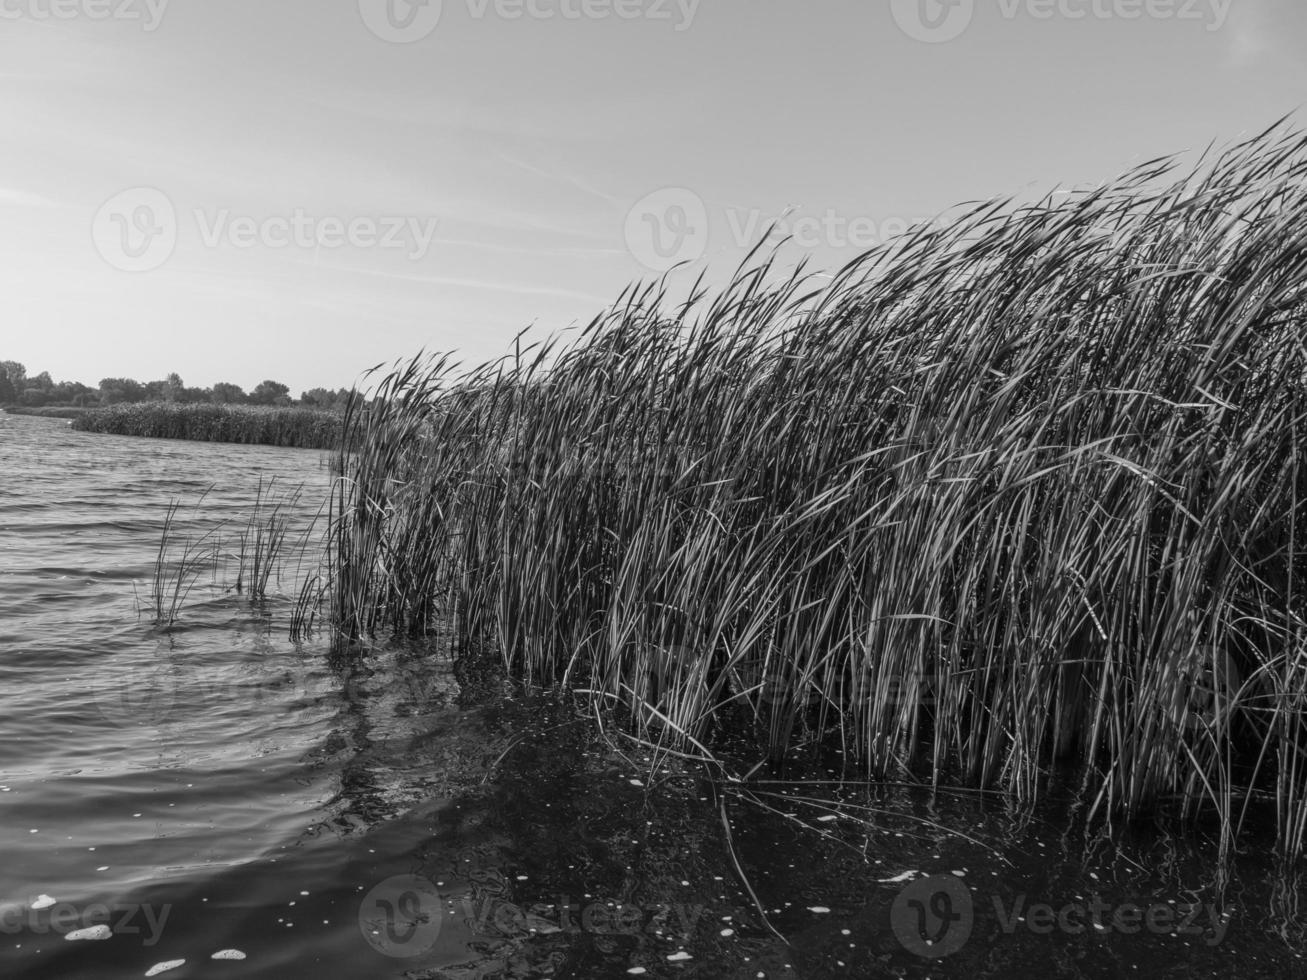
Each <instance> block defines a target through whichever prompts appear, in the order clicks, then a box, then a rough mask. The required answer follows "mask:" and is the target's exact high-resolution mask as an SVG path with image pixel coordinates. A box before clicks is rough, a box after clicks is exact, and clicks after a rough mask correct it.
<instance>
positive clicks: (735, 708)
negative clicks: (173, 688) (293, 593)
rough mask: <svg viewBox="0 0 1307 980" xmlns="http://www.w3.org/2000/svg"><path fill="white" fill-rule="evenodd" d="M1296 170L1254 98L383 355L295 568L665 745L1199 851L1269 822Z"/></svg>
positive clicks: (1287, 475)
mask: <svg viewBox="0 0 1307 980" xmlns="http://www.w3.org/2000/svg"><path fill="white" fill-rule="evenodd" d="M1305 178H1307V137H1304V136H1303V135H1302V134H1299V133H1296V132H1286V131H1283V130H1275V131H1273V132H1271V133H1268V134H1265V135H1263V136H1262V137H1260V138H1258V139H1256V140H1253V141H1251V142H1248V143H1245V144H1241V145H1239V146H1237V147H1234V148H1232V149H1230V150H1228V151H1227V152H1225V153H1224V154H1222V155H1219V156H1217V157H1215V158H1213V159H1210V160H1207V161H1205V162H1204V163H1203V164H1201V165H1200V166H1198V167H1197V168H1196V169H1193V170H1192V171H1190V170H1183V171H1182V170H1180V169H1179V165H1178V164H1176V163H1175V162H1173V161H1171V162H1168V161H1159V162H1153V163H1150V164H1147V165H1145V166H1143V167H1141V168H1139V169H1137V170H1135V171H1133V172H1131V173H1129V174H1127V175H1126V176H1124V177H1122V178H1120V179H1118V180H1115V181H1112V182H1109V183H1106V184H1104V185H1103V186H1099V187H1096V188H1093V189H1089V190H1085V191H1082V192H1074V193H1067V194H1060V195H1057V196H1052V197H1049V198H1048V199H1046V200H1041V201H1038V202H1035V203H1033V204H1032V203H1016V202H1002V201H996V202H988V203H984V204H981V205H975V206H970V207H968V208H966V209H964V210H962V212H961V213H959V214H958V215H956V216H955V217H954V220H952V221H950V222H948V223H947V224H942V223H940V224H935V225H931V226H922V227H919V228H916V229H913V230H911V231H909V232H908V233H907V234H906V235H904V236H902V237H901V238H898V239H896V240H894V241H892V242H889V243H887V244H886V245H884V246H882V247H879V248H877V249H875V250H874V251H872V252H870V253H869V254H867V255H865V256H864V257H862V258H861V259H859V260H858V261H857V262H854V263H852V264H850V265H849V266H847V267H846V268H844V269H842V270H840V271H839V273H838V274H836V275H835V276H834V277H824V278H813V277H806V276H804V275H803V274H801V273H794V274H793V275H782V274H780V273H779V272H778V269H777V267H776V259H775V256H772V257H771V258H767V257H765V256H762V257H760V256H758V255H756V254H755V255H754V256H751V257H750V259H749V260H747V261H746V264H745V266H744V267H743V268H742V269H741V270H740V271H739V272H738V274H737V275H736V277H735V278H734V281H733V282H732V283H731V284H730V285H729V287H727V288H726V289H724V290H723V291H721V292H720V293H708V292H706V291H696V292H695V294H694V296H693V297H692V299H691V301H690V302H688V303H687V302H683V301H680V300H679V299H678V300H676V301H673V300H672V299H671V298H670V295H669V292H668V290H667V287H666V284H657V283H655V284H649V285H644V286H641V287H638V288H633V289H631V290H630V291H628V292H627V293H626V294H625V295H623V296H621V297H620V298H619V299H618V301H617V302H616V303H615V304H614V305H613V307H612V308H611V309H610V311H609V312H607V313H605V314H604V315H602V316H600V317H599V318H597V319H596V320H595V321H594V322H593V323H591V324H590V325H589V326H588V328H587V329H585V330H584V331H583V333H582V334H581V336H580V337H579V339H576V340H575V341H573V342H572V343H571V344H570V345H569V346H566V347H564V346H562V345H561V344H559V343H555V344H546V345H544V346H542V347H538V348H535V349H533V350H532V351H531V352H530V353H529V354H526V355H519V356H512V357H509V358H507V359H506V360H504V361H502V362H500V363H495V364H491V365H486V366H484V367H482V368H479V369H475V370H472V371H470V372H467V371H457V372H456V371H455V369H454V368H453V367H452V362H451V361H449V360H446V359H434V360H432V359H420V360H417V361H414V362H413V363H411V364H409V365H407V366H405V367H402V368H400V369H397V370H396V371H395V373H393V374H392V375H391V376H389V377H387V378H385V379H384V380H383V381H381V382H380V383H379V384H378V385H377V386H376V387H375V389H374V390H373V396H374V400H373V401H372V402H371V404H370V405H369V407H368V408H367V409H366V410H363V409H361V407H360V404H361V403H359V402H357V401H356V402H355V404H354V405H352V406H351V408H350V410H349V411H348V412H347V434H346V442H345V444H344V445H343V446H342V447H341V450H340V451H341V459H340V466H341V472H342V473H343V475H344V478H342V479H341V480H339V481H338V484H337V486H338V489H337V491H336V499H335V501H334V503H333V515H332V521H333V524H332V533H331V555H330V562H329V565H330V571H331V574H330V583H329V585H328V586H327V587H326V588H325V590H324V592H323V593H322V595H321V597H320V600H319V601H321V602H322V603H323V604H324V606H325V607H327V608H329V611H330V621H331V622H333V623H334V625H335V626H336V628H338V629H339V630H341V631H342V632H343V633H345V634H346V635H351V636H366V635H369V634H375V633H378V632H390V631H399V632H402V633H417V634H422V633H425V632H428V631H432V630H434V629H435V628H436V624H437V623H438V622H441V621H443V620H445V619H446V618H449V617H452V619H453V622H454V624H455V629H456V632H457V634H458V636H459V639H460V643H461V644H462V645H463V647H464V648H465V649H469V648H473V647H476V646H478V645H482V646H484V645H490V646H492V647H494V648H497V649H499V650H500V651H501V652H502V655H503V657H504V658H505V661H506V663H507V665H508V666H509V667H510V668H511V669H512V670H514V671H515V672H517V673H518V674H520V675H521V676H523V677H524V678H526V679H528V680H530V681H534V682H539V683H544V684H548V685H552V684H559V685H562V686H564V687H566V688H569V689H573V690H581V691H583V692H585V695H584V696H586V697H588V698H593V699H594V700H595V702H596V704H601V705H605V706H610V707H611V706H620V708H621V710H622V711H623V712H624V713H625V715H626V716H627V717H629V721H630V724H631V726H632V730H633V734H635V735H636V736H637V737H639V738H641V739H643V740H645V741H646V742H649V743H656V744H659V745H661V746H663V747H666V748H669V749H676V750H678V751H681V752H683V753H685V754H687V755H691V756H695V757H699V758H710V757H711V756H712V753H713V751H714V745H715V744H716V743H715V742H714V739H715V738H716V737H717V736H718V735H720V733H721V732H722V731H723V730H724V729H726V728H727V727H730V726H732V725H738V724H739V723H740V722H741V719H743V722H744V723H746V724H748V725H753V726H755V728H754V730H755V731H756V732H757V734H758V741H759V743H760V745H762V746H764V747H765V748H766V749H767V750H769V751H770V752H771V753H780V752H783V751H786V750H788V749H790V748H792V747H794V746H796V745H798V744H800V743H801V742H802V743H812V742H820V743H824V744H827V745H829V746H833V747H835V748H838V749H840V750H841V751H843V752H844V753H845V758H846V759H848V760H850V761H853V760H856V762H857V764H858V766H859V768H860V769H861V770H862V771H864V772H867V773H870V774H873V775H877V776H884V775H889V774H896V773H904V772H909V773H915V774H917V775H918V777H924V778H926V779H928V780H934V781H937V782H943V781H953V782H965V783H967V784H970V785H974V786H984V787H991V788H995V789H999V790H1003V791H1005V792H1006V793H1008V794H1010V795H1011V796H1012V797H1014V798H1016V799H1018V800H1023V801H1033V800H1036V799H1038V798H1040V797H1041V796H1042V795H1044V794H1045V793H1046V792H1047V788H1048V786H1049V785H1050V783H1049V774H1050V772H1052V771H1053V770H1054V769H1061V770H1063V771H1064V772H1065V771H1070V772H1073V773H1075V774H1077V777H1076V778H1077V779H1079V780H1080V781H1081V782H1082V783H1083V785H1084V786H1085V787H1086V788H1087V789H1088V791H1089V792H1088V799H1089V800H1090V801H1091V804H1090V810H1091V811H1092V812H1091V814H1090V815H1091V816H1092V817H1096V818H1098V819H1103V818H1107V817H1112V816H1127V817H1129V816H1136V815H1140V814H1143V813H1149V812H1156V811H1158V810H1166V811H1176V812H1179V813H1181V814H1184V815H1188V816H1191V817H1195V818H1201V819H1203V820H1210V821H1211V826H1213V827H1216V828H1219V837H1220V841H1221V848H1222V853H1223V854H1229V853H1231V851H1232V848H1233V846H1234V845H1235V843H1236V842H1237V840H1238V835H1239V833H1240V831H1241V829H1243V828H1244V827H1245V824H1246V822H1247V818H1248V817H1249V816H1250V814H1252V813H1254V812H1259V813H1264V814H1266V815H1267V816H1269V817H1270V818H1271V819H1273V821H1274V825H1275V828H1276V837H1277V840H1278V846H1279V848H1280V851H1281V853H1282V854H1283V855H1284V856H1286V857H1296V856H1297V855H1300V854H1301V853H1302V851H1303V847H1304V843H1305V841H1307V710H1305V709H1307V652H1305V644H1304V639H1305V637H1307V620H1304V616H1305V615H1307V608H1305V604H1304V596H1305V593H1304V584H1305V582H1307V507H1305V506H1304V501H1307V466H1303V465H1302V464H1301V463H1300V460H1301V459H1302V457H1303V454H1302V453H1301V452H1300V449H1301V446H1302V444H1303V440H1304V434H1305V433H1307V347H1304V345H1303V343H1302V337H1303V335H1304V328H1305V327H1307V313H1305V311H1304V304H1303V302H1302V298H1303V296H1304V284H1305V283H1307V179H1305ZM92 418H94V416H92ZM304 601H309V599H308V598H307V594H306V599H305V600H304ZM760 757H761V756H760ZM740 774H741V775H743V773H742V772H741V773H740Z"/></svg>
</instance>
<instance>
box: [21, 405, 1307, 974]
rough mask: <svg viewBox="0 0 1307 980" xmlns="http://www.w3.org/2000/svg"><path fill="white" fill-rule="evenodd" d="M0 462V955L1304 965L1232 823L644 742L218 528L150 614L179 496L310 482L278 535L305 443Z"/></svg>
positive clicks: (308, 472) (316, 478) (32, 437)
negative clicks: (422, 640)
mask: <svg viewBox="0 0 1307 980" xmlns="http://www.w3.org/2000/svg"><path fill="white" fill-rule="evenodd" d="M0 473H3V474H4V476H5V479H4V480H3V481H2V482H0V744H3V745H4V747H5V750H6V751H5V755H4V758H3V760H2V761H0V857H2V858H3V860H2V861H0V976H2V977H5V978H9V977H39V978H62V977H70V978H75V977H87V978H92V977H93V978H114V977H140V976H145V975H149V974H150V972H151V971H156V972H154V974H153V975H157V976H166V977H172V978H181V977H226V976H230V977H237V976H239V977H253V978H262V977H266V978H279V980H281V978H292V980H293V978H299V977H312V978H315V980H317V978H321V977H324V976H329V977H337V976H339V977H369V978H371V977H419V978H420V977H427V978H447V980H471V978H494V977H541V976H555V977H586V978H588V977H625V976H646V977H673V976H674V977H703V978H713V980H716V978H723V977H740V978H744V977H750V978H757V977H858V978H862V977H892V976H909V977H927V976H931V977H943V976H967V977H985V976H1002V977H1041V978H1042V977H1057V976H1066V977H1116V976H1142V975H1147V976H1152V977H1167V976H1176V977H1179V976H1231V977H1236V976H1237V977H1259V976H1266V977H1283V976H1296V975H1300V974H1301V972H1302V966H1301V964H1302V960H1301V959H1300V956H1299V953H1298V950H1299V949H1300V948H1301V947H1300V945H1299V944H1300V942H1301V936H1300V935H1299V934H1298V933H1297V932H1296V931H1295V925H1296V921H1297V914H1296V912H1297V905H1296V902H1297V901H1298V897H1299V890H1298V884H1297V882H1296V881H1295V880H1293V879H1291V878H1286V877H1284V876H1280V877H1276V876H1275V875H1274V874H1272V871H1273V869H1271V868H1269V866H1266V865H1263V864H1260V863H1259V862H1258V859H1257V856H1256V855H1250V856H1249V857H1248V858H1247V859H1245V861H1244V862H1243V864H1241V865H1240V869H1239V874H1238V875H1237V876H1236V877H1235V879H1234V880H1233V881H1232V882H1231V883H1230V884H1229V886H1228V887H1227V888H1225V889H1224V891H1223V892H1222V891H1220V890H1218V889H1217V888H1216V887H1215V886H1216V884H1217V883H1216V882H1215V879H1214V873H1213V869H1212V866H1211V863H1210V855H1211V853H1212V851H1211V849H1210V848H1206V847H1205V846H1204V845H1203V843H1202V842H1201V841H1197V842H1194V841H1190V842H1189V843H1183V842H1181V841H1178V840H1176V839H1175V838H1173V837H1169V836H1167V835H1165V834H1161V833H1150V834H1146V835H1145V834H1140V835H1137V836H1131V835H1126V834H1124V833H1118V834H1117V835H1116V837H1115V843H1113V844H1108V843H1105V842H1104V841H1103V840H1102V839H1101V838H1095V837H1086V836H1085V835H1084V834H1083V832H1082V831H1080V830H1078V829H1076V828H1074V827H1073V826H1072V824H1071V823H1070V822H1069V821H1068V820H1067V819H1066V817H1065V810H1060V811H1057V812H1056V813H1055V812H1054V811H1052V810H1046V811H1042V812H1038V813H1030V812H1022V811H1019V810H1015V809H1012V808H1010V807H1008V806H1006V805H1004V804H1003V803H1002V802H1001V801H998V800H995V799H992V798H988V797H986V796H985V795H983V794H974V793H954V792H940V793H936V794H933V795H932V794H930V793H928V792H926V791H924V790H921V789H915V788H911V787H879V788H875V787H865V786H856V785H848V784H846V785H844V786H843V787H840V786H836V785H834V784H826V785H821V786H816V785H813V784H812V783H804V784H799V783H796V782H794V781H793V780H794V774H795V769H794V767H791V768H790V769H789V770H777V771H775V772H773V773H772V774H771V775H770V776H769V777H767V778H765V779H762V780H760V781H757V782H756V783H754V784H751V786H750V787H749V789H748V791H747V792H746V791H745V789H744V788H743V787H741V786H738V785H734V784H720V783H713V782H710V781H708V780H707V779H706V775H705V774H704V773H703V772H701V771H698V770H696V769H695V768H693V767H692V766H690V765H689V764H684V765H681V764H677V763H676V762H675V760H666V759H664V760H663V765H662V766H661V767H660V768H659V770H658V771H657V773H651V772H650V767H651V760H650V758H649V755H648V752H647V750H646V749H644V748H642V747H640V746H637V745H634V744H632V743H629V742H627V741H624V740H623V739H622V738H621V737H620V736H618V735H616V734H614V733H610V734H609V735H608V736H606V737H605V736H604V735H603V734H602V733H600V732H597V731H596V729H595V727H594V725H593V719H592V716H589V715H587V714H586V713H585V712H578V711H577V710H576V709H575V708H574V707H573V706H572V705H570V704H568V703H560V702H557V701H552V700H548V699H544V698H529V697H523V696H521V695H515V694H514V693H513V692H512V690H511V689H509V688H507V687H506V686H504V685H501V684H498V683H482V682H478V683H476V684H463V683H460V679H459V678H460V674H459V672H458V671H457V670H456V669H455V667H454V666H453V665H452V663H451V659H450V651H449V650H448V649H447V642H446V641H443V640H442V639H441V638H436V639H434V640H432V641H431V642H430V643H427V644H425V645H412V644H408V645H403V644H379V645H377V646H374V647H370V648H368V649H366V650H355V651H351V652H349V653H348V655H347V654H346V653H345V652H342V651H340V650H333V649H332V648H331V645H330V644H329V643H328V642H327V641H326V640H325V639H315V640H312V641H308V642H303V643H298V644H297V643H292V642H290V641H289V640H288V639H287V626H288V616H287V608H288V604H289V598H288V596H290V595H292V594H293V592H294V588H295V583H294V582H293V581H290V580H289V577H288V580H287V581H286V582H283V583H282V585H281V586H280V592H278V588H277V585H276V583H275V581H274V583H273V588H272V589H271V590H270V594H269V597H268V599H267V600H266V601H262V602H258V603H251V602H250V600H249V599H248V598H247V597H246V596H245V595H243V594H237V593H236V592H234V591H232V590H231V585H232V581H233V579H234V576H235V570H234V569H233V568H231V567H229V564H225V563H224V562H222V561H219V562H217V563H216V564H214V566H213V567H212V568H211V569H210V570H209V571H208V572H207V573H206V574H205V575H203V576H200V577H199V579H198V580H197V583H196V586H195V589H194V591H193V592H192V594H191V595H190V596H189V597H188V599H187V601H186V603H185V605H184V608H183V615H182V618H181V619H180V620H179V621H178V622H177V623H176V624H175V626H174V627H173V628H172V629H169V630H160V629H157V628H155V627H153V626H152V625H151V623H150V621H149V620H150V617H149V616H148V614H147V615H142V614H141V613H140V608H139V607H140V606H141V605H142V604H143V600H144V599H145V597H146V595H147V593H148V591H149V588H150V580H151V575H152V564H153V560H154V555H155V550H156V549H157V547H158V542H159V532H160V525H161V522H162V517H163V514H164V512H165V509H166V507H167V504H168V502H169V500H170V499H173V498H178V499H180V500H181V501H182V504H183V507H182V510H181V511H180V512H179V515H178V520H179V525H178V530H179V533H181V534H183V535H185V534H190V535H193V536H198V535H201V534H203V533H205V531H207V530H210V529H212V528H214V527H215V526H216V525H219V524H222V522H226V524H225V525H223V527H224V528H226V529H227V530H226V531H220V532H219V534H228V535H229V537H228V539H227V540H228V541H232V540H234V538H233V537H231V536H230V535H232V534H234V531H233V530H231V529H235V528H239V527H241V526H243V524H244V522H245V520H246V519H247V517H248V513H249V508H250V505H251V501H252V500H253V497H254V493H255V490H256V488H257V487H258V486H259V485H260V482H261V481H262V483H263V484H264V485H265V486H266V484H267V481H268V480H269V479H271V478H274V477H275V478H276V479H277V480H278V481H279V483H281V484H282V485H285V486H295V485H299V484H303V485H304V487H305V489H304V494H303V498H302V501H301V502H300V503H299V505H298V507H297V509H296V511H295V512H294V514H293V515H292V517H293V521H292V524H293V528H294V532H293V533H292V534H291V535H290V539H291V540H295V539H296V538H297V536H300V535H303V534H305V533H306V531H307V530H308V529H309V527H310V526H311V524H312V520H313V517H314V513H315V511H316V509H317V505H318V502H319V501H321V500H322V499H323V496H324V494H325V491H326V488H327V486H328V483H329V479H330V475H329V471H328V469H327V468H326V467H324V466H323V465H321V460H320V458H319V454H318V453H316V452H299V451H292V450H281V449H270V448H263V447H244V446H220V445H219V446H214V445H204V444H192V443H179V442H152V441H139V440H131V439H124V438H117V437H110V436H93V435H84V434H80V433H74V432H71V431H70V430H68V428H67V427H66V425H65V424H64V423H59V422H53V421H48V420H41V419H25V418H15V417H10V416H3V415H0ZM206 491H208V492H207V495H205V494H206ZM202 496H203V504H202V506H201V507H199V508H195V507H193V506H192V504H194V502H196V501H198V500H200V499H201V497H202ZM232 547H233V546H230V545H228V546H224V548H222V549H220V550H221V551H225V552H230V551H231V549H232ZM466 679H467V678H464V680H466ZM806 765H807V766H808V767H809V769H811V767H812V766H813V763H812V761H811V760H809V761H808V762H807V763H806ZM815 772H816V773H817V774H819V775H821V776H822V777H823V778H827V777H829V776H830V773H829V772H828V767H821V766H818V767H817V768H816V770H815ZM1057 813H1061V814H1062V816H1058V815H1057ZM724 822H725V824H726V825H729V827H730V837H729V840H730V846H728V844H727V840H728V838H727V834H726V832H725V830H724ZM741 871H743V872H744V874H745V876H746V877H747V880H748V882H749V884H748V885H746V884H745V883H744V880H743V879H742V878H741V875H740V872H741ZM755 899H756V901H755ZM1277 932H1278V933H1281V935H1277ZM106 935H107V936H108V938H97V937H102V936H106ZM782 936H783V937H784V939H782V938H780V937H782ZM942 954H947V955H942ZM1303 975H1307V974H1303Z"/></svg>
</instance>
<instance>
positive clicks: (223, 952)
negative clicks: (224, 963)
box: [209, 949, 245, 960]
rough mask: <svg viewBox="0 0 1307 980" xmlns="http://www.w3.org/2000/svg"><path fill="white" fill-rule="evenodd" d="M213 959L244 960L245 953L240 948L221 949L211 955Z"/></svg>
mask: <svg viewBox="0 0 1307 980" xmlns="http://www.w3.org/2000/svg"><path fill="white" fill-rule="evenodd" d="M209 959H211V960H243V959H245V954H244V953H242V952H241V951H240V950H239V949H220V950H218V952H216V953H214V954H213V955H212V956H210V957H209Z"/></svg>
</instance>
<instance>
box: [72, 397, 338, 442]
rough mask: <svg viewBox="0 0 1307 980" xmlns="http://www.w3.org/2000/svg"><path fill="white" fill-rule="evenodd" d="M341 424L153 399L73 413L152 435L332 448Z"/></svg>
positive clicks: (85, 421) (82, 424)
mask: <svg viewBox="0 0 1307 980" xmlns="http://www.w3.org/2000/svg"><path fill="white" fill-rule="evenodd" d="M341 423H342V415H341V414H340V413H338V412H325V411H318V410H316V409H311V408H260V407H254V406H245V405H177V404H170V403H168V402H152V403H144V404H131V405H113V406H110V407H108V408H96V409H91V410H89V411H86V412H83V413H81V414H80V415H78V416H77V417H76V418H74V419H73V422H72V427H73V428H74V429H76V430H78V431H80V432H102V433H108V434H111V435H120V436H145V437H149V438H154V439H194V440H200V441H205V442H237V443H247V444H251V445H263V446H287V447H296V448H301V449H334V448H335V447H336V446H338V445H339V444H340V433H341Z"/></svg>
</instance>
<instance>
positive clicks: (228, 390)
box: [209, 381, 246, 405]
mask: <svg viewBox="0 0 1307 980" xmlns="http://www.w3.org/2000/svg"><path fill="white" fill-rule="evenodd" d="M209 398H210V400H211V401H212V402H213V403H214V404H215V405H240V404H241V403H242V402H244V401H245V399H246V395H245V389H243V388H242V387H241V386H240V385H234V384H230V383H228V382H226V381H219V382H218V383H217V384H216V385H214V386H213V391H212V393H211V394H210V395H209Z"/></svg>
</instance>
